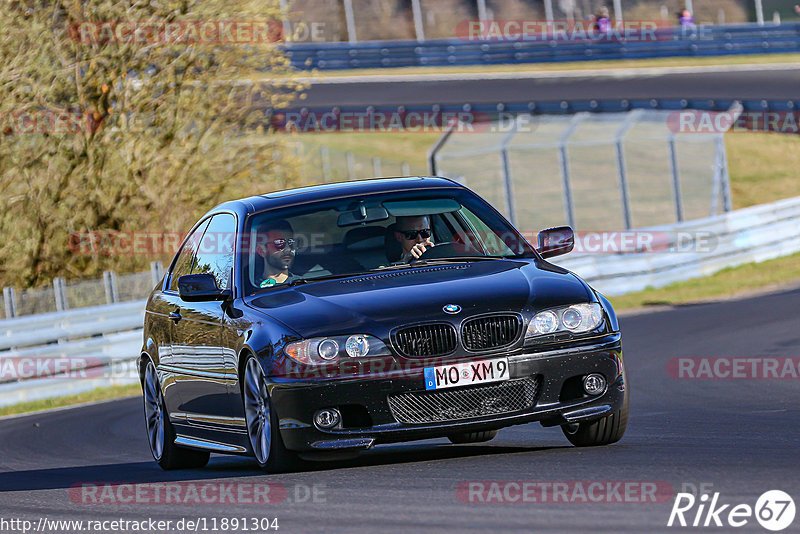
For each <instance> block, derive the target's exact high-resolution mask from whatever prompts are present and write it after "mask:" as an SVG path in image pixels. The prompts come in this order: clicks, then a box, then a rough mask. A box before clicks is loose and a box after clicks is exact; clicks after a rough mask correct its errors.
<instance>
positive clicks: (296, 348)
mask: <svg viewBox="0 0 800 534" xmlns="http://www.w3.org/2000/svg"><path fill="white" fill-rule="evenodd" d="M284 352H285V353H286V355H287V356H289V357H290V358H291V359H293V360H295V361H296V362H300V363H304V364H306V365H321V364H325V363H329V362H333V361H336V360H337V359H339V358H346V357H349V358H365V357H369V358H372V357H375V356H390V355H391V352H390V351H389V348H388V347H387V346H386V344H385V343H384V342H383V341H381V340H380V339H378V338H377V337H375V336H370V335H368V334H354V335H352V336H332V337H318V338H313V339H304V340H302V341H296V342H294V343H289V344H288V345H286V348H285V349H284Z"/></svg>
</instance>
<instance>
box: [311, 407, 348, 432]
mask: <svg viewBox="0 0 800 534" xmlns="http://www.w3.org/2000/svg"><path fill="white" fill-rule="evenodd" d="M341 422H342V414H340V413H339V410H337V409H336V408H323V409H322V410H319V411H317V413H315V414H314V424H315V425H317V426H318V427H319V428H324V429H326V430H327V429H330V428H333V427H335V426H337V425H338V424H339V423H341Z"/></svg>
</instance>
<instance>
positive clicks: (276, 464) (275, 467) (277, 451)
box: [241, 356, 301, 473]
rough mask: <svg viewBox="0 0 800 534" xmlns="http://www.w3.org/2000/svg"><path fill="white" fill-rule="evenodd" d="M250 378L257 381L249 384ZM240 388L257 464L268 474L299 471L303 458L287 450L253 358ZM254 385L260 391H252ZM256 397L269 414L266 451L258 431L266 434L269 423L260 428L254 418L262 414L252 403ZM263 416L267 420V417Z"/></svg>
mask: <svg viewBox="0 0 800 534" xmlns="http://www.w3.org/2000/svg"><path fill="white" fill-rule="evenodd" d="M251 362H252V363H251ZM251 377H252V378H255V382H253V383H250V384H248V382H247V381H248V380H249V379H250V378H251ZM241 386H242V402H243V404H244V413H245V421H246V423H247V435H248V437H249V438H250V447H251V452H252V453H253V456H254V457H255V460H256V463H258V466H259V467H260V468H261V469H262V470H264V471H266V472H268V473H283V472H287V471H291V470H293V469H296V468H297V467H298V466H299V465H300V464H301V462H300V459H299V457H298V456H297V454H296V453H295V452H293V451H290V450H288V449H287V448H286V446H285V445H284V443H283V438H282V437H281V433H280V430H279V426H278V425H279V422H278V415H277V414H276V413H275V410H274V409H273V408H272V405H271V402H270V397H269V393H268V391H267V388H266V381H265V377H264V372H263V370H262V369H261V364H260V363H259V362H258V360H257V359H255V358H254V357H253V356H250V357H249V358H248V360H247V361H246V362H245V365H244V367H243V368H242V376H241ZM253 386H257V391H254V390H253V389H252V387H253ZM248 388H250V389H248ZM257 397H260V399H261V403H262V406H263V408H262V409H263V410H264V411H266V412H268V415H269V429H268V432H269V436H268V438H267V439H268V440H269V443H268V446H267V447H264V448H263V449H264V450H263V451H262V443H263V441H262V439H261V437H260V436H261V434H260V433H259V432H261V433H263V432H264V427H265V426H266V425H264V423H265V422H266V420H261V426H259V422H258V421H256V420H255V419H254V416H256V415H259V412H254V409H255V406H254V404H253V403H254V402H257V401H258V398H257ZM260 415H262V416H263V417H266V415H267V414H266V413H265V414H260Z"/></svg>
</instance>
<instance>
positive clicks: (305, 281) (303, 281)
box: [289, 272, 367, 287]
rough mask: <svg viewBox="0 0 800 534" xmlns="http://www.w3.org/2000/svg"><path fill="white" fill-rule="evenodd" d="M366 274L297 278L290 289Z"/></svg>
mask: <svg viewBox="0 0 800 534" xmlns="http://www.w3.org/2000/svg"><path fill="white" fill-rule="evenodd" d="M365 274H367V273H366V272H361V273H346V274H326V275H323V276H315V277H313V278H297V279H295V280H292V281H291V282H289V287H292V286H299V285H301V284H308V283H311V282H323V281H325V280H336V279H337V278H352V277H353V276H363V275H365Z"/></svg>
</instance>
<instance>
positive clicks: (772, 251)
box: [555, 197, 800, 296]
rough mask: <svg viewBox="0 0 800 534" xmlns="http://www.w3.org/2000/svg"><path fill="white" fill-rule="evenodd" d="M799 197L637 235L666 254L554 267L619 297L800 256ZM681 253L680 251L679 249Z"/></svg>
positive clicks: (577, 259)
mask: <svg viewBox="0 0 800 534" xmlns="http://www.w3.org/2000/svg"><path fill="white" fill-rule="evenodd" d="M798 223H800V197H795V198H789V199H785V200H780V201H778V202H773V203H771V204H763V205H760V206H751V207H749V208H743V209H740V210H736V211H732V212H729V213H724V214H722V215H717V216H714V217H708V218H705V219H696V220H693V221H689V222H685V223H681V224H677V225H665V226H655V227H652V228H645V229H640V230H637V231H636V232H637V233H640V234H649V235H650V236H655V237H656V240H658V238H659V237H660V238H662V239H663V238H666V240H665V241H663V242H662V243H660V244H659V247H656V248H658V249H659V250H663V249H666V250H664V251H663V252H646V251H641V252H639V253H616V254H575V255H570V256H566V257H564V259H563V260H562V259H561V258H558V259H557V260H556V262H555V263H557V264H558V265H560V266H562V267H564V268H565V269H569V270H571V271H573V272H575V273H577V274H578V275H580V276H581V277H582V278H584V279H585V280H586V281H587V282H589V283H590V284H592V286H593V287H595V288H596V289H598V290H599V291H601V292H603V293H605V294H607V295H611V296H615V295H624V294H626V293H632V292H635V291H641V290H643V289H646V288H648V287H653V288H658V287H664V286H666V285H669V284H671V283H673V282H679V281H683V280H688V279H691V278H697V277H700V276H707V275H710V274H713V273H715V272H717V271H719V270H721V269H725V268H727V267H734V266H736V265H742V264H744V263H750V262H760V261H764V260H769V259H773V258H778V257H781V256H787V255H789V254H793V253H795V252H800V226H799V225H798ZM676 249H677V250H676Z"/></svg>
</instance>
